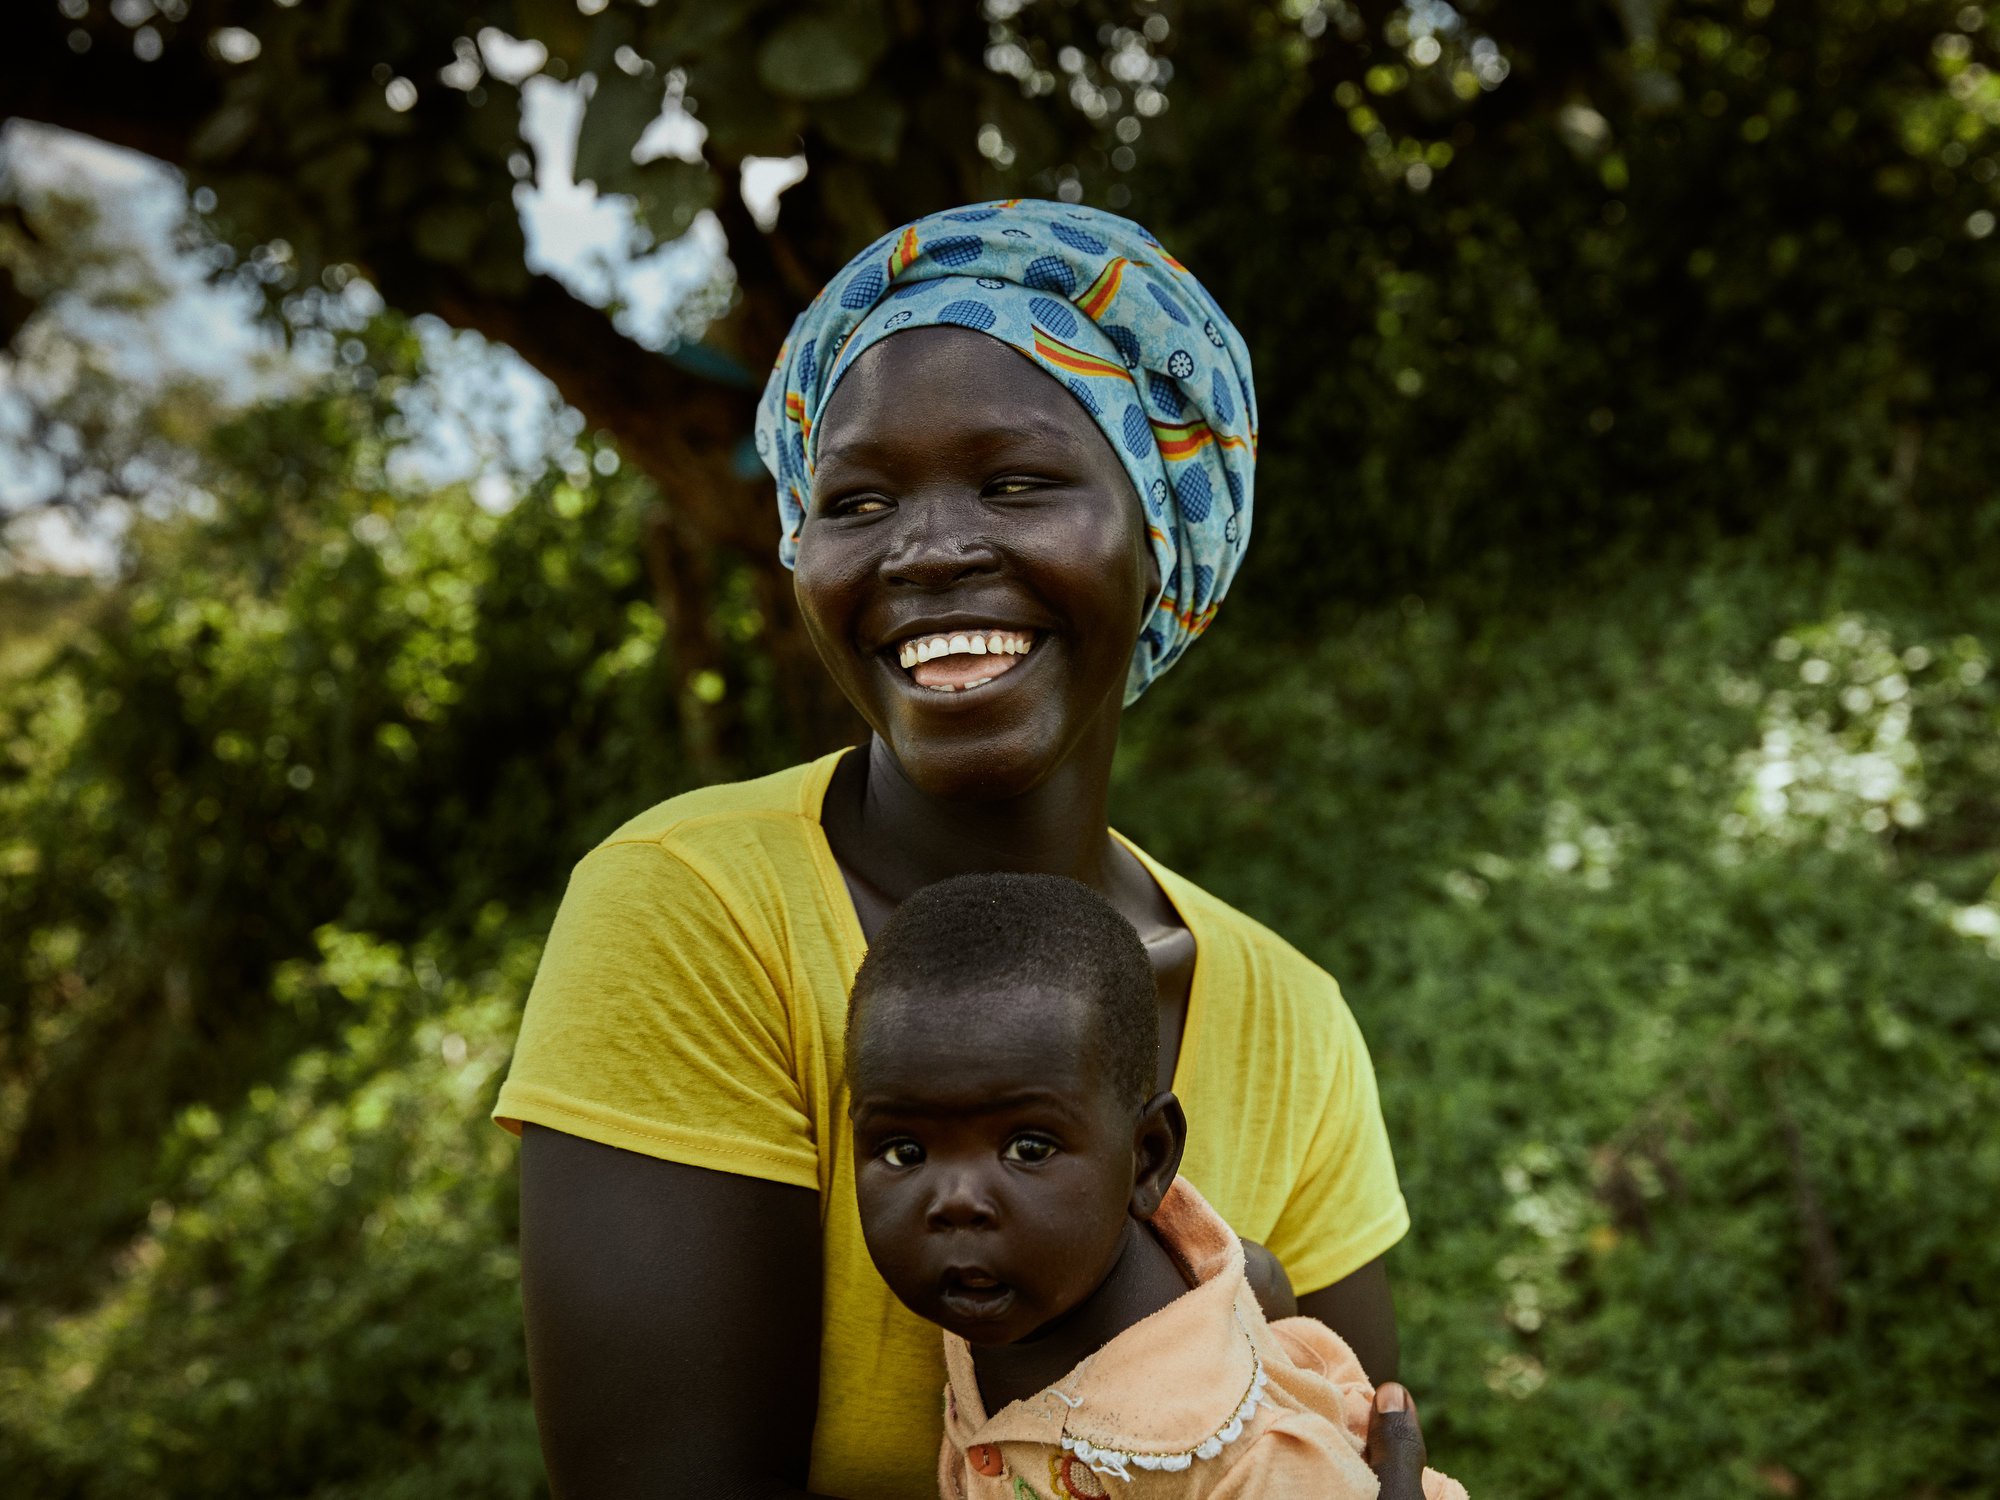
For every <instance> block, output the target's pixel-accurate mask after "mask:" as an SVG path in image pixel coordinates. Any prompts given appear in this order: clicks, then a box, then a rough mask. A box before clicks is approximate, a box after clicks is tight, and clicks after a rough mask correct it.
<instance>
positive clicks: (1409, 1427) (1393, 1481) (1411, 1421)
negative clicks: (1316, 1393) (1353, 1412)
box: [1363, 1381, 1425, 1500]
mask: <svg viewBox="0 0 2000 1500" xmlns="http://www.w3.org/2000/svg"><path fill="white" fill-rule="evenodd" d="M1363 1456H1364V1457H1365V1458H1366V1459H1367V1461H1368V1467H1369V1468H1371V1469H1373V1470H1374V1471H1375V1478H1376V1479H1377V1481H1379V1482H1380V1484H1381V1486H1382V1488H1381V1491H1380V1493H1379V1494H1378V1495H1377V1497H1376V1500H1424V1459H1425V1453H1424V1430H1423V1428H1422V1427H1421V1426H1419V1425H1418V1423H1417V1404H1416V1402H1414V1401H1412V1400H1411V1399H1410V1393H1409V1392H1408V1391H1406V1390H1404V1389H1403V1387H1402V1386H1400V1385H1398V1384H1396V1383H1395V1382H1394V1381H1390V1382H1389V1383H1388V1384H1387V1385H1384V1386H1382V1387H1381V1388H1379V1389H1378V1390H1377V1391H1376V1392H1375V1401H1374V1404H1373V1405H1372V1406H1370V1408H1369V1410H1368V1449H1367V1452H1366V1453H1365V1454H1364V1455H1363Z"/></svg>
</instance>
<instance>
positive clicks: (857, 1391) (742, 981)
mask: <svg viewBox="0 0 2000 1500" xmlns="http://www.w3.org/2000/svg"><path fill="white" fill-rule="evenodd" d="M839 759H840V756H839V755H838V754H835V755H830V756H827V757H825V758H824V759H822V760H818V761H815V762H813V763H812V764H810V765H806V766H797V767H794V768H793V769H791V770H788V771H781V772H779V773H777V774H776V775H773V776H766V777H763V778H761V779H759V780H756V781H748V782H741V783H737V784H735V785H731V786H719V787H709V788H707V789H705V790H702V791H698V792H691V793H689V794H687V795H686V796H682V797H676V798H674V799H672V800H671V801H668V802H663V803H661V804H660V805H659V806H658V807H655V808H653V809H651V810H650V811H648V812H645V813H642V814H640V815H639V816H638V817H636V818H634V819H633V820H632V821H631V822H629V823H627V824H626V825H625V826H624V827H623V828H621V829H619V830H618V831H617V832H616V833H614V834H613V835H612V836H611V837H610V838H608V839H606V840H605V841H604V842H603V843H602V844H600V845H599V846H598V847H597V848H596V849H594V850H592V851H591V852H590V853H589V854H588V855H586V856H585V857H584V859H583V861H582V862H581V863H580V864H578V865H577V867H576V870H575V872H574V873H573V874H572V875H571V877H570V884H569V890H568V892H567V893H566V894H565V896H564V897H563V903H562V909H561V911H560V912H559V913H558V914H557V916H556V921H555V926H554V928H553V929H552V930H551V931H550V933H549V941H548V947H547V949H546V950H545V951H544V953H543V955H542V965H541V970H540V972H539V973H538V974H537V975H536V976H535V985H534V990H533V992H532V993H531V994H530V995H529V997H528V1005H527V1011H526V1013H525V1014H524V1015H523V1017H522V1020H521V1035H520V1040H519V1042H518V1043H517V1045H516V1047H515V1052H514V1062H513V1068H512V1071H511V1072H510V1074H509V1076H508V1078H507V1082H506V1084H505V1086H504V1087H503V1088H502V1089H501V1091H500V1100H499V1104H498V1106H497V1107H496V1108H495V1110H494V1117H495V1118H496V1119H497V1120H499V1122H500V1123H501V1124H502V1125H505V1126H507V1127H509V1128H510V1129H513V1130H515V1131H517V1132H518V1130H519V1129H520V1122H522V1121H524V1120H532V1121H534V1122H535V1123H536V1124H538V1125H545V1126H548V1127H549V1128H551V1129H554V1130H561V1131H565V1132H567V1133H568V1134H571V1135H577V1136H583V1137H585V1138H587V1139H590V1140H593V1141H599V1142H602V1143H604V1144H606V1145H610V1146H618V1147H622V1148H624V1149H625V1150H628V1151H638V1152H641V1153H643V1154H645V1155H647V1156H655V1157H661V1158H664V1159H666V1160H668V1161H676V1162H682V1163H685V1164H687V1165H690V1166H696V1167H707V1168H710V1169H713V1170H715V1171H721V1172H740V1173H743V1174H746V1175H748V1176H751V1177H758V1178H763V1179H767V1180H769V1181H772V1182H783V1183H791V1184H795V1185H797V1186H799V1187H807V1188H814V1189H817V1190H818V1192H819V1195H820V1222H821V1225H822V1232H823V1235H824V1255H823V1261H822V1264H823V1268H824V1269H823V1280H824V1299H823V1304H822V1306H823V1311H822V1314H821V1317H822V1320H823V1321H822V1329H821V1334H822V1338H821V1345H820V1377H819V1420H818V1425H817V1427H816V1428H815V1430H814V1433H813V1459H812V1485H813V1488H814V1489H816V1490H818V1491H820V1492H822V1493H826V1494H832V1495H844V1496H857V1497H858V1496H866V1497H869V1500H874V1497H876V1496H891V1497H898V1496H908V1497H910V1500H919V1497H925V1500H928V1497H930V1496H933V1495H935V1494H936V1483H937V1479H936V1475H937V1453H938V1442H939V1438H940V1436H941V1432H942V1406H941V1396H940V1392H941V1391H942V1390H943V1387H944V1378H945V1377H944V1358H943V1352H942V1343H941V1340H940V1336H939V1334H938V1331H937V1329H935V1328H933V1327H932V1326H930V1325H929V1324H928V1323H925V1322H923V1321H922V1320H920V1319H919V1318H918V1317H917V1316H916V1315H915V1314H913V1313H911V1312H909V1311H907V1310H906V1309H905V1308H904V1307H903V1306H902V1304H901V1303H899V1302H897V1301H896V1300H895V1297H894V1296H893V1295H892V1294H891V1293H890V1291H889V1289H888V1287H887V1285H886V1284H885V1283H884V1282H883V1281H882V1279H881V1278H880V1277H879V1276H878V1275H877V1274H876V1272H875V1267H874V1265H873V1264H872V1263H871V1262H870V1261H869V1259H868V1251H867V1247H866V1246H865V1245H864V1244H863V1243H862V1239H861V1221H860V1219H859V1217H858V1215H857V1214H856V1211H855V1204H854V1164H853V1160H852V1154H851V1153H852V1150H853V1142H852V1133H851V1131H850V1129H849V1126H848V1121H847V1091H846V1088H845V1087H844V1085H843V1083H842V1078H841V1072H842V1055H841V1054H842V1042H843V1038H844V1034H845V1027H846V1017H847V991H848V986H849V984H850V982H851V981H852V980H853V977H854V971H855V970H856V969H857V968H858V967H859V966H860V963H861V956H862V953H863V951H864V949H865V940H864V939H863V937H862V933H861V927H860V923H859V922H858V921H857V920H856V918H855V914H854V906H853V903H852V901H851V899H850V898H849V896H848V894H847V888H846V886H845V885H844V884H843V882H842V880H841V876H840V870H839V867H838V866H837V865H836V864H835V863H834V859H833V851H832V850H831V848H829V846H828V844H827V841H826V836H825V833H824V832H823V831H822V829H821V826H820V805H821V802H822V801H823V799H824V797H825V795H826V788H827V783H828V782H829V781H830V780H831V778H832V776H833V770H834V766H835V765H836V764H837V763H838V761H839ZM1133 852H1134V853H1135V854H1139V858H1140V859H1142V860H1144V861H1145V863H1146V867H1147V869H1149V870H1150V871H1151V872H1152V874H1153V876H1154V878H1155V879H1157V880H1158V881H1159V883H1160V886H1161V888H1162V889H1163V890H1164V891H1165V892H1166V893H1167V896H1168V898H1169V899H1170V900H1171V901H1172V902H1173V904H1174V906H1175V907H1176V908H1177V909H1178V910H1179V912H1180V915H1181V919H1182V921H1184V922H1185V923H1186V924H1187V928H1188V931H1189V932H1190V933H1192V934H1193V936H1194V940H1195V955H1196V956H1195V970H1194V982H1193V990H1192V993H1191V994H1190V996H1189V1000H1188V1015H1187V1024H1186V1031H1185V1033H1184V1036H1183V1038H1182V1042H1181V1052H1180V1059H1179V1062H1178V1065H1177V1066H1176V1069H1175V1073H1174V1092H1175V1093H1177V1094H1178V1095H1179V1096H1180V1099H1181V1103H1182V1105H1183V1106H1184V1107H1185V1108H1186V1110H1187V1118H1188V1145H1187V1153H1186V1156H1185V1158H1184V1160H1183V1163H1182V1171H1183V1173H1184V1174H1185V1175H1186V1176H1187V1177H1188V1179H1189V1180H1190V1181H1192V1182H1193V1183H1194V1184H1195V1185H1196V1186H1197V1187H1198V1188H1199V1189H1200V1190H1201V1192H1202V1194H1203V1195H1204V1196H1205V1197H1206V1198H1207V1199H1208V1200H1209V1202H1210V1203H1211V1204H1213V1205H1214V1206H1215V1208H1216V1210H1217V1211H1218V1212H1219V1213H1221V1215H1222V1216H1223V1218H1224V1219H1226V1220H1227V1221H1228V1222H1229V1224H1230V1226H1231V1227H1232V1228H1233V1229H1235V1230H1236V1231H1237V1233H1239V1234H1241V1235H1244V1236H1246V1237H1248V1238H1250V1239H1254V1240H1261V1241H1262V1242H1263V1243H1264V1244H1266V1245H1268V1246H1269V1247H1270V1248H1271V1250H1272V1252H1273V1253H1275V1254H1276V1255H1277V1256H1278V1258H1279V1259H1280V1260H1281V1261H1282V1262H1283V1263H1284V1265H1285V1268H1286V1269H1287V1271H1289V1272H1290V1274H1291V1278H1292V1282H1293V1285H1294V1286H1296V1287H1297V1288H1298V1290H1299V1291H1301V1292H1307V1291H1314V1290H1317V1289H1318V1288H1320V1287H1323V1286H1327V1285H1329V1284H1331V1283H1332V1282H1335V1281H1338V1280H1339V1279H1340V1278H1341V1277H1343V1276H1345V1275H1347V1274H1348V1273H1349V1272H1350V1271H1353V1270H1355V1269H1357V1268H1358V1267H1360V1266H1362V1265H1364V1264H1366V1263H1367V1262H1368V1261H1370V1260H1372V1259H1374V1258H1375V1257H1376V1256H1377V1255H1380V1254H1381V1253H1382V1252H1383V1251H1384V1250H1386V1249H1388V1248H1389V1247H1390V1246H1391V1245H1393V1244H1395V1242H1396V1241H1397V1240H1399V1239H1401V1238H1402V1236H1403V1234H1404V1232H1405V1230H1406V1229H1407V1228H1408V1227H1409V1214H1408V1211H1407V1210H1406V1209H1405V1207H1404V1204H1403V1195H1402V1192H1401V1190H1400V1189H1399V1188H1398V1186H1397V1184H1396V1169H1395V1165H1394V1163H1393V1162H1392V1161H1391V1159H1390V1155H1389V1139H1388V1135H1387V1132H1386V1131H1385V1130H1384V1129H1383V1125H1382V1113H1381V1108H1380V1106H1379V1104H1378V1102H1377V1099H1376V1093H1375V1074H1374V1070H1373V1068H1372V1067H1371V1066H1370V1064H1369V1061H1368V1049H1367V1047H1366V1045H1365V1044H1364V1043H1363V1042H1362V1040H1361V1033H1360V1031H1359V1029H1358V1028H1357V1027H1356V1026H1355V1024H1354V1018H1353V1017H1352V1016H1351V1015H1350V1014H1349V1013H1348V1010H1347V1005H1346V1002H1345V1001H1343V1000H1342V999H1341V996H1340V989H1339V987H1338V986H1337V985H1336V984H1335V983H1334V982H1333V980H1332V978H1331V977H1330V976H1329V975H1327V974H1326V972H1325V971H1324V970H1322V969H1320V968H1319V967H1318V966H1317V965H1315V964H1313V963H1312V962H1310V961H1309V960H1308V959H1306V958H1304V957H1303V956H1302V955H1300V954H1299V953H1298V952H1297V951H1296V950H1295V949H1293V948H1292V947H1290V946H1289V945H1288V944H1286V943H1285V942H1284V941H1283V940H1282V939H1280V938H1278V937H1277V936H1276V935H1275V934H1273V933H1271V932H1270V931H1268V930H1266V929H1265V928H1263V927H1261V926H1259V925H1258V924H1257V923H1255V922H1253V921H1251V920H1250V919H1249V918H1248V917H1246V916H1244V915H1243V914H1242V913H1240V912H1238V911H1235V910H1233V909H1232V908H1230V907H1228V906H1225V905H1224V904H1223V903H1222V902H1220V901H1218V900H1216V899H1215V898H1214V897H1212V896H1210V895H1208V894H1207V893H1206V892H1204V891H1202V890H1201V889H1200V888H1198V887H1196V886H1194V885H1191V884H1189V883H1188V882H1187V881H1185V880H1182V879H1181V878H1179V877H1178V876H1176V875H1174V874H1173V873H1171V872H1170V871H1168V870H1165V869H1162V868H1161V867H1160V866H1158V865H1156V864H1154V863H1153V862H1152V861H1151V860H1148V859H1146V857H1145V855H1144V854H1142V853H1139V851H1137V850H1136V849H1135V850H1134V851H1133Z"/></svg>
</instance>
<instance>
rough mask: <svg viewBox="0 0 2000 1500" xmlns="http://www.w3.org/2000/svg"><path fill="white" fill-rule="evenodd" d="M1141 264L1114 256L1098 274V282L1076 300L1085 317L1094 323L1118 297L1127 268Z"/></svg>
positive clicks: (1092, 283)
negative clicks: (1119, 287)
mask: <svg viewBox="0 0 2000 1500" xmlns="http://www.w3.org/2000/svg"><path fill="white" fill-rule="evenodd" d="M1135 264H1140V262H1135V261H1129V260H1127V259H1126V258H1125V257H1124V256H1122V255H1119V256H1114V257H1113V258H1112V259H1111V261H1110V262H1109V263H1108V264H1107V265H1106V266H1105V267H1104V269H1103V270H1101V271H1099V272H1098V273H1097V280H1095V281H1093V282H1091V284H1090V285H1089V286H1087V287H1085V288H1084V291H1083V295H1082V296H1081V297H1079V298H1077V299H1076V305H1077V306H1078V307H1079V308H1081V309H1082V310H1083V315H1084V316H1085V317H1086V318H1089V319H1091V320H1092V321H1093V322H1095V321H1096V320H1097V318H1098V317H1100V316H1101V315H1102V314H1103V312H1104V309H1105V308H1107V307H1109V306H1110V305H1111V299H1112V298H1113V297H1116V296H1117V295H1118V285H1119V283H1120V282H1122V281H1123V280H1124V279H1125V268H1126V267H1127V266H1129V265H1135Z"/></svg>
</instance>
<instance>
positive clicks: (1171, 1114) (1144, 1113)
mask: <svg viewBox="0 0 2000 1500" xmlns="http://www.w3.org/2000/svg"><path fill="white" fill-rule="evenodd" d="M1186 1145H1187V1115H1186V1113H1185V1112H1184V1111H1183V1110H1182V1109H1181V1101H1180V1100H1178V1099H1176V1098H1175V1097H1174V1096H1173V1094H1172V1093H1171V1092H1168V1093H1160V1094H1155V1095H1154V1096H1153V1097H1152V1098H1151V1099H1148V1100H1147V1101H1146V1107H1145V1108H1144V1109H1142V1110H1140V1111H1139V1118H1138V1120H1137V1121H1136V1122H1135V1123H1134V1125H1133V1127H1132V1200H1131V1209H1132V1217H1133V1218H1135V1219H1150V1218H1152V1217H1153V1215H1154V1214H1156V1213H1158V1212H1159V1211H1160V1202H1161V1200H1162V1199H1164V1198H1165V1197H1166V1196H1167V1189H1168V1188H1170V1187H1172V1186H1173V1183H1174V1174H1175V1173H1177V1172H1179V1171H1180V1169H1181V1150H1182V1148H1183V1147H1185V1146H1186Z"/></svg>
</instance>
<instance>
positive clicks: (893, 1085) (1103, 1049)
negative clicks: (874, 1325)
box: [847, 875, 1186, 1344]
mask: <svg viewBox="0 0 2000 1500" xmlns="http://www.w3.org/2000/svg"><path fill="white" fill-rule="evenodd" d="M1159 1026H1160V1022H1159V1002H1158V1000H1157V998H1156V996H1155V991H1154V987H1153V971H1152V966H1151V965H1150V964H1149V963H1148V962H1147V960H1146V951H1145V949H1144V948H1142V947H1141V946H1140V944H1139V938H1138V934H1137V933H1135V932H1134V931H1133V930H1132V927H1131V924H1129V923H1128V922H1126V920H1125V919H1124V918H1123V917H1121V916H1119V915H1118V913H1117V912H1116V911H1114V910H1113V909H1112V908H1111V906H1110V904H1109V903H1107V902H1106V901H1105V900H1104V899H1103V898H1102V897H1101V896H1099V895H1097V893H1096V892H1094V891H1092V890H1091V889H1090V888H1089V887H1088V886H1084V885H1080V884H1078V883H1077V882H1076V881H1074V880H1064V879H1061V878H1059V877H1056V876H1051V875H964V876H960V877H958V878H957V879H954V880H945V881H940V882H939V883H938V884H936V885H933V886H928V887H926V888H925V889H923V890H921V891H919V892H918V893H917V894H916V895H914V896H912V897H911V898H910V899H909V900H908V901H905V902H904V903H903V904H902V906H901V907H899V908H898V909H897V911H896V914H895V915H894V916H893V917H891V918H890V919H889V922H888V923H887V925H886V926H884V927H883V929H882V931H881V932H880V933H879V934H878V935H877V937H876V938H875V942H874V945H873V946H872V947H871V948H870V949H869V952H868V957H867V960H866V961H865V962H864V963H863V964H862V966H861V972H860V973H859V974H858V975H857V976H856V977H855V981H854V999H853V1003H852V1006H851V1008H850V1010H849V1012H848V1021H847V1076H848V1082H849V1086H850V1091H851V1096H852V1097H851V1103H850V1105H849V1112H850V1114H851V1115H852V1117H853V1121H854V1157H855V1161H854V1178H855V1196H856V1198H857V1199H858V1201H859V1205H860V1210H861V1229H862V1233H863V1235H864V1236H865V1237H866V1239H867V1242H868V1253H869V1254H870V1255H871V1256H872V1257H873V1258H874V1261H875V1265H876V1268H877V1269H878V1270H880V1271H881V1273H882V1277H883V1279H884V1280H885V1281H887V1282H888V1283H889V1286H890V1289H891V1290H893V1291H894V1292H895V1294H896V1295H897V1296H898V1297H899V1298H901V1299H902V1301H903V1303H904V1304H905V1305H906V1306H907V1307H909V1308H910V1309H911V1310H912V1311H913V1312H916V1313H918V1314H919V1315H921V1316H922V1317H925V1318H928V1319H930V1321H932V1322H933V1323H939V1324H942V1325H943V1326H944V1327H946V1328H948V1329H950V1330H951V1331H952V1332H954V1333H956V1334H959V1335H960V1336H961V1337H963V1338H965V1339H967V1340H968V1341H970V1342H972V1343H975V1344H1008V1343H1013V1342H1015V1341H1016V1340H1019V1339H1022V1338H1025V1337H1027V1336H1028V1335H1030V1334H1032V1333H1034V1332H1035V1331H1036V1330H1037V1329H1040V1328H1042V1327H1043V1326H1045V1325H1046V1324H1048V1323H1049V1322H1050V1321H1051V1320H1052V1319H1055V1318H1058V1317H1060V1316H1062V1315H1063V1314H1064V1313H1066V1312H1068V1311H1069V1310H1070V1309H1071V1308H1073V1307H1075V1306H1076V1305H1077V1304H1078V1303H1080V1302H1082V1301H1083V1300H1084V1299H1085V1298H1086V1297H1088V1296H1089V1295H1090V1294H1091V1293H1092V1292H1093V1291H1095V1290H1096V1289H1097V1287H1098V1286H1099V1285H1100V1284H1101V1283H1102V1282H1103V1280H1104V1279H1105V1277H1106V1276H1107V1275H1109V1274H1110V1272H1111V1269H1112V1267H1113V1266H1114V1265H1115V1264H1116V1263H1117V1260H1118V1257H1119V1255H1120V1253H1121V1251H1122V1250H1123V1248H1124V1246H1125V1244H1126V1237H1127V1236H1128V1235H1130V1234H1132V1233H1134V1232H1135V1231H1136V1230H1137V1229H1138V1228H1139V1226H1140V1225H1141V1223H1142V1222H1143V1221H1144V1220H1147V1219H1150V1218H1151V1217H1152V1215H1153V1213H1154V1211H1155V1210H1156V1209H1158V1208H1159V1206H1160V1200H1161V1198H1163V1197H1164V1196H1165V1194H1166V1191H1167V1188H1168V1186H1169V1185H1170V1184H1171V1183H1172V1182H1173V1179H1174V1173H1175V1170H1176V1169H1177V1168H1178V1167H1179V1165H1180V1156H1181V1144H1182V1141H1183V1138H1184V1136H1185V1133H1186V1125H1185V1122H1184V1121H1183V1119H1182V1116H1181V1109H1180V1105H1179V1104H1178V1103H1177V1102H1176V1101H1175V1099H1174V1096H1173V1095H1172V1094H1155V1093H1154V1088H1153V1082H1154V1074H1155V1071H1156V1068H1157V1056H1158V1051H1159Z"/></svg>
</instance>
